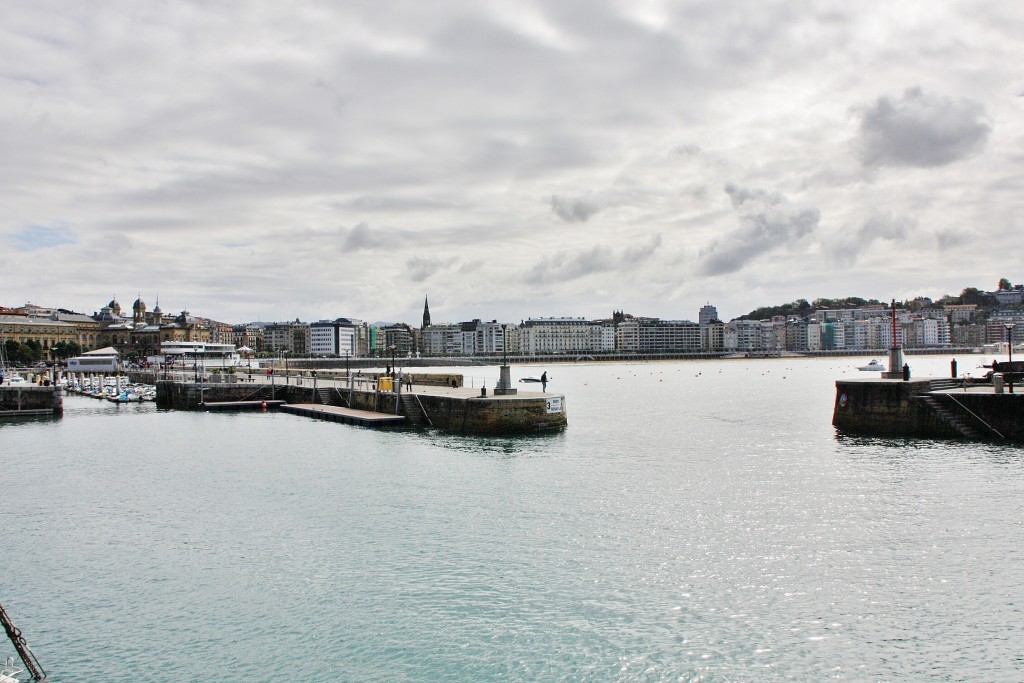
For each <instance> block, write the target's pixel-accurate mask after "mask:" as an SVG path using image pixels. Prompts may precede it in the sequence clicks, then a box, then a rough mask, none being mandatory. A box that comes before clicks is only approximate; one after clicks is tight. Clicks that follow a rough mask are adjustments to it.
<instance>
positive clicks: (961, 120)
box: [857, 88, 992, 168]
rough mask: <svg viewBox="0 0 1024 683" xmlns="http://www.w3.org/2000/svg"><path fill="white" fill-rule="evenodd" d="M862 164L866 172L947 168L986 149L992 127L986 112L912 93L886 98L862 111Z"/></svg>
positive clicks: (916, 91) (958, 101)
mask: <svg viewBox="0 0 1024 683" xmlns="http://www.w3.org/2000/svg"><path fill="white" fill-rule="evenodd" d="M858 114H859V115H860V117H861V122H860V131H859V138H858V139H857V145H858V148H859V154H860V161H861V163H862V164H863V165H864V166H866V167H878V166H916V167H923V168H928V167H932V166H945V165H946V164H951V163H953V162H954V161H959V160H961V159H966V158H968V157H971V156H973V155H975V154H977V153H978V152H980V151H981V150H983V149H984V148H985V144H986V143H987V142H988V137H989V134H990V133H991V132H992V126H991V125H990V124H989V123H988V120H987V117H986V114H985V108H984V107H983V106H982V105H981V104H979V103H977V102H974V101H972V100H969V99H966V98H961V99H956V100H954V99H952V98H950V97H942V96H940V95H932V94H929V93H925V92H924V91H923V90H921V88H907V89H906V90H905V91H904V92H903V95H902V96H901V97H899V98H893V97H889V96H886V95H883V96H881V97H879V98H878V99H877V100H876V101H875V103H874V104H872V105H870V106H867V107H862V108H860V109H859V110H858Z"/></svg>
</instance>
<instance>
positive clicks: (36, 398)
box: [0, 384, 64, 415]
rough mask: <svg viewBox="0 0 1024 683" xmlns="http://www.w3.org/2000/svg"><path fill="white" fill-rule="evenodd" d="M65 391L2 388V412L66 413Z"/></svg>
mask: <svg viewBox="0 0 1024 683" xmlns="http://www.w3.org/2000/svg"><path fill="white" fill-rule="evenodd" d="M63 398H64V396H63V391H62V390H61V389H59V388H56V387H52V386H51V387H46V386H37V385H32V384H29V385H27V386H17V387H0V411H8V410H12V411H18V410H49V411H51V412H53V414H54V415H60V414H61V413H62V412H63V411H64V401H63Z"/></svg>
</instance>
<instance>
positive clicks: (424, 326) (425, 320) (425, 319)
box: [420, 296, 430, 330]
mask: <svg viewBox="0 0 1024 683" xmlns="http://www.w3.org/2000/svg"><path fill="white" fill-rule="evenodd" d="M428 327H430V306H429V305H428V304H427V297H425V296H424V297H423V324H422V325H421V326H420V329H421V330H425V329H427V328H428Z"/></svg>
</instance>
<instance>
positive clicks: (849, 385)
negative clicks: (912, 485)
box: [832, 373, 1024, 443]
mask: <svg viewBox="0 0 1024 683" xmlns="http://www.w3.org/2000/svg"><path fill="white" fill-rule="evenodd" d="M1015 374H1017V373H1015ZM1011 387H1012V385H1009V384H1007V383H1005V382H1004V378H1003V377H1002V376H1001V375H998V374H997V375H995V376H994V377H993V378H992V379H990V380H987V381H975V382H971V381H968V380H965V379H945V378H943V379H937V378H920V379H911V378H909V377H908V378H907V379H903V378H871V379H843V380H837V381H836V396H835V404H834V406H833V412H832V424H833V425H834V426H835V427H837V428H838V429H840V430H841V431H844V432H847V433H850V434H861V435H867V436H880V437H900V438H952V439H968V440H979V441H996V442H1015V443H1024V394H1022V393H1019V392H1013V391H1012V389H1011ZM1018 390H1024V386H1019V387H1018Z"/></svg>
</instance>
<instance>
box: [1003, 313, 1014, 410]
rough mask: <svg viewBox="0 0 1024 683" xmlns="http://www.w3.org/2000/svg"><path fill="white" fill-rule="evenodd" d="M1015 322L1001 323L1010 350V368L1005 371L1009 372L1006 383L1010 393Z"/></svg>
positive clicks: (1011, 387)
mask: <svg viewBox="0 0 1024 683" xmlns="http://www.w3.org/2000/svg"><path fill="white" fill-rule="evenodd" d="M1016 326H1017V324H1016V323H1003V327H1005V328H1006V347H1007V349H1008V350H1009V352H1010V363H1009V365H1010V369H1009V370H1008V371H1007V373H1008V374H1009V377H1008V381H1007V383H1008V384H1009V385H1010V393H1011V394H1012V393H1013V328H1014V327H1016Z"/></svg>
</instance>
